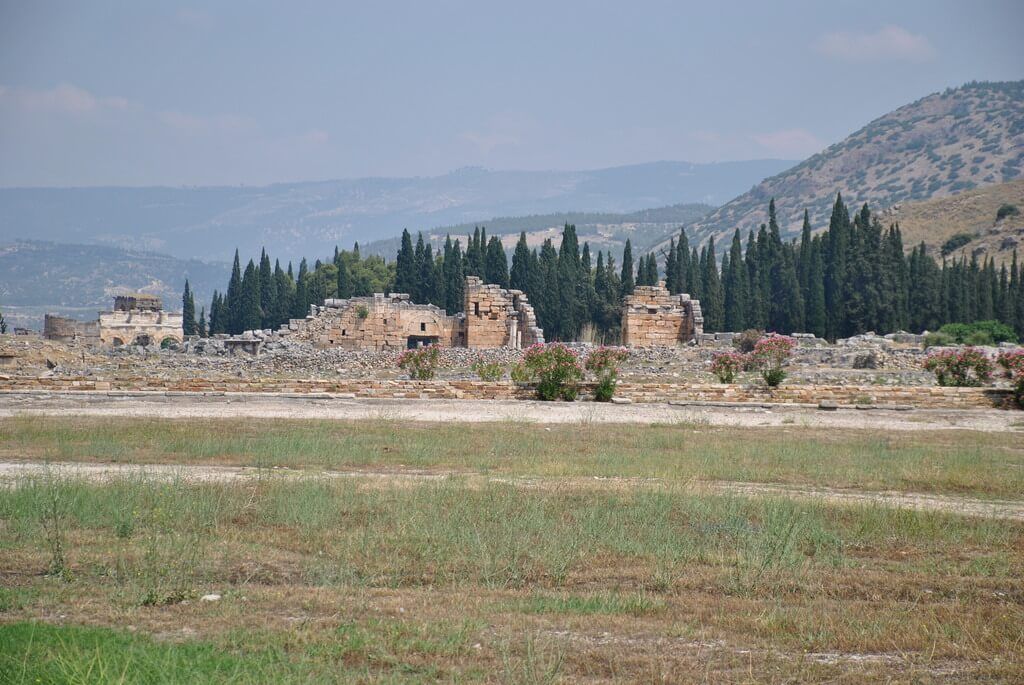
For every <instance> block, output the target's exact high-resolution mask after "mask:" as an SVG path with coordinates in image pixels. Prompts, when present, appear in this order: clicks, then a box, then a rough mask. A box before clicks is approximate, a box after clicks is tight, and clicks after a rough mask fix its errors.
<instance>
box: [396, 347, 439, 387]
mask: <svg viewBox="0 0 1024 685" xmlns="http://www.w3.org/2000/svg"><path fill="white" fill-rule="evenodd" d="M440 358H441V353H440V351H439V350H438V347H437V345H427V346H426V347H419V348H416V349H413V350H406V351H405V352H403V353H402V354H401V356H399V357H398V368H400V369H403V370H405V371H407V372H408V373H409V378H411V379H413V380H416V381H429V380H430V379H432V378H433V377H434V375H435V374H436V373H437V367H438V362H439V360H440Z"/></svg>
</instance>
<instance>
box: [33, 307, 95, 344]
mask: <svg viewBox="0 0 1024 685" xmlns="http://www.w3.org/2000/svg"><path fill="white" fill-rule="evenodd" d="M43 337H44V338H45V339H47V340H57V341H60V342H73V341H79V342H86V343H92V344H96V343H98V342H99V341H100V326H99V322H98V321H76V320H75V319H69V318H67V317H65V316H58V315H56V314H47V315H46V316H45V317H44V318H43Z"/></svg>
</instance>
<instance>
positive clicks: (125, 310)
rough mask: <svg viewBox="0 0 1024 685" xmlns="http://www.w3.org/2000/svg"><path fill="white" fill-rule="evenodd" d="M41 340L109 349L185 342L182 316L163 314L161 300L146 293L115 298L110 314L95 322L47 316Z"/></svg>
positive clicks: (108, 312)
mask: <svg viewBox="0 0 1024 685" xmlns="http://www.w3.org/2000/svg"><path fill="white" fill-rule="evenodd" d="M43 337H44V338H46V339H47V340H58V341H62V342H72V341H80V342H85V343H90V344H99V345H108V346H112V347H118V346H121V345H146V346H148V345H163V344H165V343H167V342H168V341H173V342H177V343H181V342H182V341H183V340H184V338H185V336H184V332H183V330H182V316H181V314H180V313H175V312H165V311H164V309H163V303H162V302H161V300H160V298H159V297H157V296H156V295H149V294H146V293H133V294H129V295H118V296H116V297H115V298H114V309H113V311H107V312H100V313H99V319H97V320H96V321H76V320H74V319H69V318H66V317H63V316H57V315H55V314H47V315H46V318H45V319H44V321H43Z"/></svg>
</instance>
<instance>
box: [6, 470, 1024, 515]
mask: <svg viewBox="0 0 1024 685" xmlns="http://www.w3.org/2000/svg"><path fill="white" fill-rule="evenodd" d="M48 473H49V474H56V475H57V476H59V477H63V478H82V479H85V480H90V481H94V482H103V481H108V480H111V479H117V478H126V477H127V478H131V477H136V478H147V479H154V480H164V481H166V480H176V479H181V480H184V481H186V482H193V483H211V482H221V483H224V482H239V481H252V480H256V479H260V478H292V479H298V478H308V477H312V478H337V479H357V480H363V481H366V482H368V483H369V484H371V485H378V486H382V487H393V486H401V485H407V484H411V483H420V482H431V481H435V482H440V481H443V480H445V479H448V478H453V477H454V478H459V479H462V480H463V481H465V482H467V483H468V484H469V485H474V484H477V485H479V484H483V483H506V484H509V485H512V486H515V487H521V488H530V489H541V490H554V489H558V490H563V491H564V490H623V489H630V488H636V487H657V486H659V485H667V484H666V483H665V481H662V480H660V479H656V478H603V477H592V478H550V479H549V478H520V477H498V476H485V475H483V474H479V473H474V472H467V473H462V472H433V471H423V470H415V469H392V470H353V471H320V470H312V469H310V470H297V469H279V468H271V469H257V468H255V467H249V466H205V465H179V464H95V463H76V462H53V463H49V464H44V463H40V462H27V461H26V462H19V461H0V486H3V487H17V485H18V483H19V482H23V481H24V480H25V479H28V478H33V477H37V478H38V477H43V476H46V475H47V474H48ZM682 487H685V488H687V489H689V490H692V491H695V492H709V493H713V494H721V495H728V494H734V495H741V496H745V497H785V498H793V499H800V500H808V501H824V502H832V503H838V504H864V505H877V506H883V507H891V508H899V509H913V510H916V511H936V512H943V513H950V514H958V515H961V516H972V517H980V518H994V519H1005V520H1013V521H1024V501H1009V500H984V499H976V498H970V497H953V496H949V495H933V494H924V493H904V492H893V491H887V492H870V491H860V490H841V489H836V488H821V487H799V486H788V485H772V484H764V483H738V482H729V481H711V482H700V481H694V482H690V483H687V484H685V485H683V486H682Z"/></svg>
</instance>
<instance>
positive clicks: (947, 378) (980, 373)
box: [924, 347, 993, 387]
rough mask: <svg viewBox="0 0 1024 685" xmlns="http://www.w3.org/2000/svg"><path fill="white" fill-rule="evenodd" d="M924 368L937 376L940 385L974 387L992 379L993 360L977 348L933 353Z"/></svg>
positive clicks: (926, 360) (925, 361)
mask: <svg viewBox="0 0 1024 685" xmlns="http://www.w3.org/2000/svg"><path fill="white" fill-rule="evenodd" d="M924 368H925V369H926V370H928V371H931V372H932V373H934V374H935V379H936V380H937V381H938V382H939V385H951V386H957V387H973V386H979V385H982V384H983V383H988V382H989V380H990V379H991V378H992V370H993V366H992V360H990V359H989V358H988V357H986V356H985V353H984V352H982V351H981V350H979V349H978V348H976V347H965V348H963V349H959V350H943V351H941V352H933V353H932V354H929V355H928V358H927V359H925V360H924Z"/></svg>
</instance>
